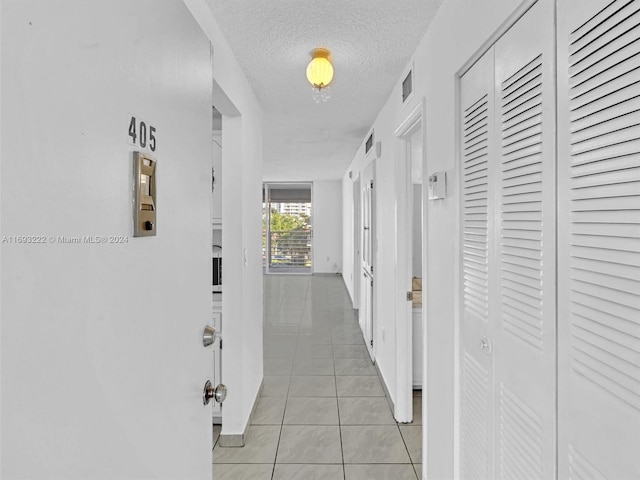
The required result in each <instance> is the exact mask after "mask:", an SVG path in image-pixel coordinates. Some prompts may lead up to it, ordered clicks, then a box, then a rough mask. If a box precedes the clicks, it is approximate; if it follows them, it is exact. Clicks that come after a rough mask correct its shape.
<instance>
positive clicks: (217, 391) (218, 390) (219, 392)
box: [202, 380, 227, 405]
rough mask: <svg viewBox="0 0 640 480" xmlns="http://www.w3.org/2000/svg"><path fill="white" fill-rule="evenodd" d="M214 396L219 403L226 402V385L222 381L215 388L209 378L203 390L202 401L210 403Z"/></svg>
mask: <svg viewBox="0 0 640 480" xmlns="http://www.w3.org/2000/svg"><path fill="white" fill-rule="evenodd" d="M212 398H213V399H214V400H215V401H216V402H218V403H222V402H224V401H225V399H226V398H227V387H226V385H223V384H222V383H220V384H218V386H216V387H215V388H214V387H213V385H212V384H211V382H210V381H209V380H207V382H206V383H205V384H204V390H203V391H202V403H204V404H205V405H209V402H210V401H211V399H212Z"/></svg>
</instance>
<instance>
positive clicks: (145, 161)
mask: <svg viewBox="0 0 640 480" xmlns="http://www.w3.org/2000/svg"><path fill="white" fill-rule="evenodd" d="M133 168H134V172H133V178H134V182H135V205H134V212H133V236H134V237H151V236H155V234H156V160H155V159H154V158H153V157H151V156H149V155H145V154H144V153H140V152H134V153H133Z"/></svg>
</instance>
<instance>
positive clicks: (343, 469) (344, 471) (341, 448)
mask: <svg viewBox="0 0 640 480" xmlns="http://www.w3.org/2000/svg"><path fill="white" fill-rule="evenodd" d="M331 330H332V333H331V352H332V356H333V383H334V385H335V387H336V408H337V410H338V434H339V435H340V454H341V456H342V478H343V480H346V478H347V472H346V468H345V466H344V443H343V442H342V418H341V417H340V401H339V400H338V398H339V397H338V377H337V375H336V358H335V353H334V352H333V326H332V327H331Z"/></svg>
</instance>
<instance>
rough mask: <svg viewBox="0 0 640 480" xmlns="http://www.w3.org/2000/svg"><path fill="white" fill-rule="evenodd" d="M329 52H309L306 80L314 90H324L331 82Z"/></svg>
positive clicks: (319, 49)
mask: <svg viewBox="0 0 640 480" xmlns="http://www.w3.org/2000/svg"><path fill="white" fill-rule="evenodd" d="M329 55H330V53H329V50H327V49H324V48H316V49H315V50H313V51H312V52H311V61H310V62H309V65H308V66H307V80H309V83H310V84H311V85H312V86H313V87H314V88H325V87H326V86H327V85H329V84H330V83H331V80H333V65H331V62H330V61H329Z"/></svg>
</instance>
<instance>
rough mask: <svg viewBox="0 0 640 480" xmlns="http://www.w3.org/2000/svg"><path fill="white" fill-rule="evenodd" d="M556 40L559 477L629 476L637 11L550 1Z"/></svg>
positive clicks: (638, 406)
mask: <svg viewBox="0 0 640 480" xmlns="http://www.w3.org/2000/svg"><path fill="white" fill-rule="evenodd" d="M558 38H559V42H560V43H559V46H558V62H559V67H558V69H559V70H558V75H559V84H558V85H559V111H558V115H559V117H558V118H559V126H558V128H559V138H560V139H561V140H562V141H561V143H560V144H559V145H560V151H559V161H560V164H559V172H560V174H559V195H560V197H559V202H560V205H559V209H558V211H559V212H561V214H562V218H560V220H559V225H560V226H561V227H562V228H561V231H560V237H559V245H560V246H561V250H560V255H559V259H558V261H559V268H558V272H559V274H560V277H559V295H560V298H563V302H562V303H561V304H560V305H559V319H563V322H561V323H559V332H560V335H561V339H562V341H561V342H560V344H559V362H560V363H559V382H560V383H561V384H562V385H564V388H563V395H562V396H561V397H560V399H559V405H560V406H559V409H560V410H559V411H560V418H559V425H560V427H561V428H560V431H559V459H560V475H561V476H563V475H567V474H572V475H574V476H575V477H576V478H598V479H601V478H638V477H640V464H638V463H637V462H636V461H635V460H634V458H633V457H635V456H636V454H637V445H638V432H639V431H640V3H638V2H637V1H629V0H586V1H585V0H582V1H578V0H569V1H567V2H561V3H559V37H558ZM567 80H568V82H567ZM567 83H568V88H567ZM614 432H615V433H614Z"/></svg>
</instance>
